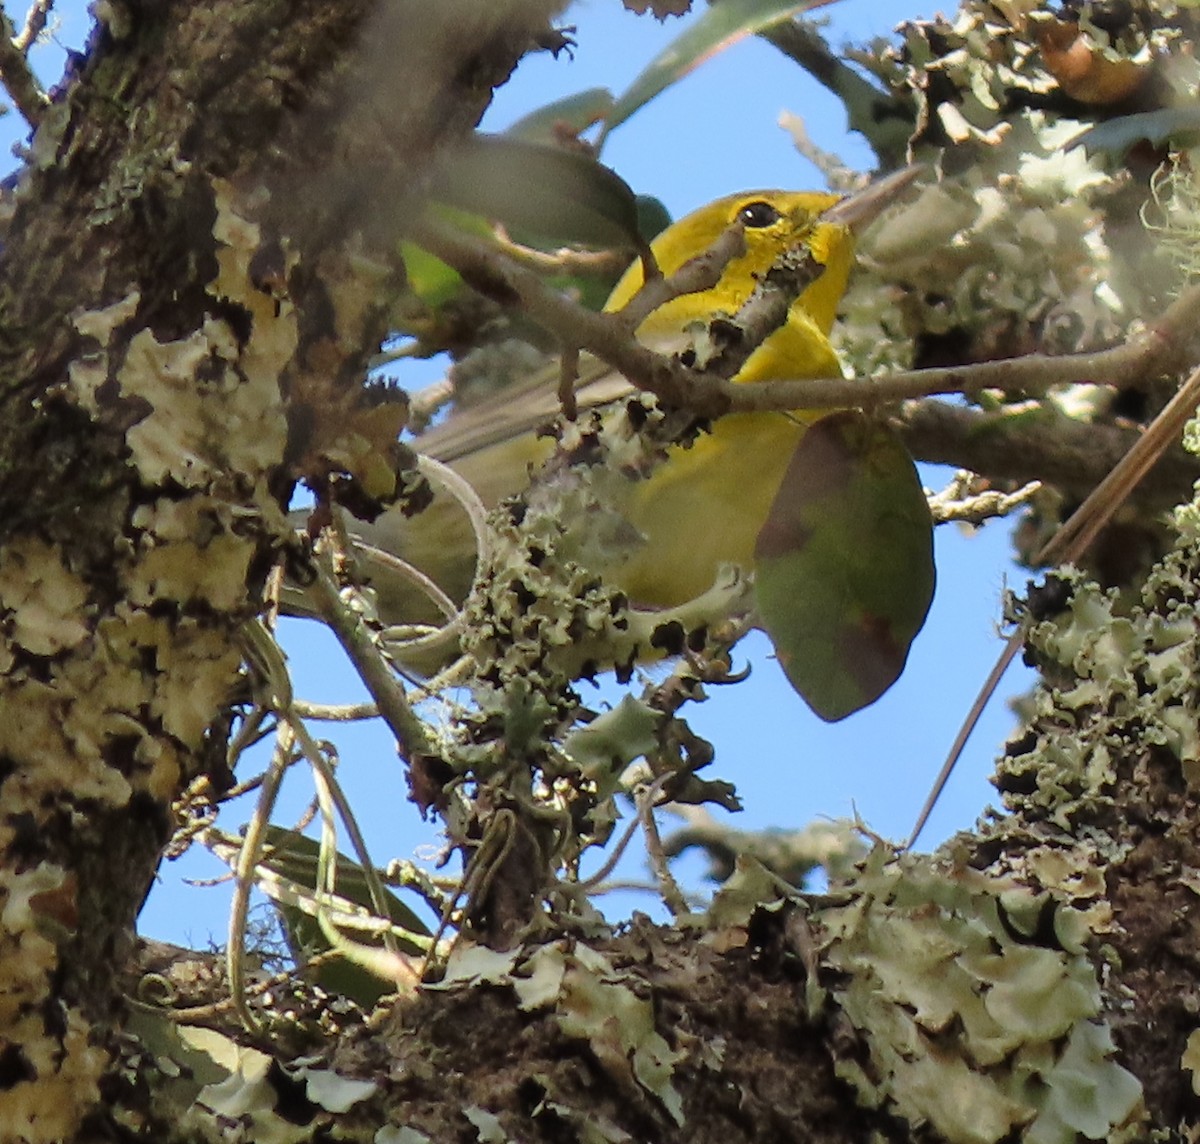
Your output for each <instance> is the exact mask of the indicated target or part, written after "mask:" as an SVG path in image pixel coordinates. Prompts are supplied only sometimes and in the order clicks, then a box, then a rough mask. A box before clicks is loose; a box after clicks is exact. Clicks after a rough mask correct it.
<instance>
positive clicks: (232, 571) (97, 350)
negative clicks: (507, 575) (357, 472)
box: [0, 0, 554, 1141]
mask: <svg viewBox="0 0 1200 1144" xmlns="http://www.w3.org/2000/svg"><path fill="white" fill-rule="evenodd" d="M553 7H554V5H551V4H544V3H524V4H522V3H513V4H508V5H496V6H490V7H489V8H488V10H487V12H486V13H485V14H484V15H485V18H481V19H477V20H474V21H471V22H469V23H467V24H463V23H461V22H459V23H458V24H455V26H454V29H453V34H451V32H450V30H449V28H448V27H447V26H446V25H445V24H443V23H442V21H443V20H445V21H447V22H449V21H450V18H451V16H452V15H453V13H450V12H449V11H442V12H440V13H434V14H430V10H429V9H427V8H426V7H425V6H423V5H415V4H395V5H380V4H375V3H369V2H367V0H362V2H352V3H348V4H347V3H339V4H330V3H322V2H319V0H311V2H306V3H301V4H296V5H278V4H272V3H243V2H241V0H238V2H237V3H230V4H213V5H206V6H195V5H190V4H165V5H159V6H136V7H134V6H130V7H125V6H120V7H118V6H117V5H110V6H107V8H106V9H105V15H106V18H107V19H108V23H107V24H105V25H102V26H100V27H99V28H98V30H97V31H96V33H95V35H94V37H93V40H92V42H91V44H90V46H89V52H88V56H87V59H86V61H84V63H83V64H82V67H81V70H80V74H79V75H78V76H77V77H74V78H73V79H72V81H71V82H70V83H69V84H67V85H66V86H65V87H64V89H63V91H62V92H61V93H60V95H59V97H58V102H57V103H56V104H55V105H54V106H53V107H52V109H51V110H50V112H49V113H48V114H47V115H46V116H45V117H44V118H43V129H42V132H39V136H38V138H37V139H36V140H35V142H34V146H33V156H34V162H33V165H32V166H31V167H30V169H29V170H27V171H26V172H24V173H23V175H22V178H21V182H20V185H19V187H18V190H17V195H16V215H15V218H14V220H13V221H12V224H11V226H10V227H9V228H8V231H7V233H6V235H5V244H4V247H3V251H2V252H0V329H2V330H3V333H2V334H0V377H2V379H3V394H2V395H0V405H2V407H3V414H4V416H3V418H2V423H3V428H2V429H0V456H3V458H4V475H5V480H4V481H3V485H2V491H0V508H2V509H3V513H2V516H3V539H4V541H5V546H4V558H3V562H4V567H3V569H0V582H2V583H3V588H2V589H0V590H2V592H3V603H4V608H5V613H4V617H5V618H4V625H3V632H2V635H3V651H2V653H0V654H2V655H3V659H4V662H5V665H6V668H7V670H6V671H5V673H4V678H3V680H2V682H0V702H2V703H3V705H4V710H5V712H6V716H5V719H4V720H3V721H0V723H2V725H3V730H2V731H0V757H2V759H3V762H2V765H0V789H2V795H3V803H4V807H5V816H4V822H3V824H0V850H2V852H3V863H2V869H0V896H2V897H3V901H4V910H3V918H4V932H3V933H2V934H0V961H2V963H3V966H4V969H3V973H2V976H3V982H2V983H0V985H2V988H0V996H2V997H3V1006H2V1008H0V1027H2V1031H3V1036H4V1038H5V1040H6V1042H7V1048H6V1052H5V1056H4V1061H5V1076H4V1080H5V1083H4V1085H3V1086H2V1088H0V1121H2V1122H3V1124H4V1130H5V1132H6V1133H7V1134H8V1135H9V1138H16V1139H28V1140H30V1141H33V1140H46V1141H49V1140H60V1139H65V1138H69V1137H72V1136H74V1135H75V1133H76V1132H77V1131H79V1130H80V1126H81V1124H83V1123H84V1120H85V1118H86V1117H87V1116H89V1115H93V1116H96V1117H98V1118H100V1119H103V1118H104V1117H105V1116H108V1115H111V1114H113V1113H114V1112H115V1110H113V1109H109V1110H108V1111H107V1112H101V1111H99V1106H100V1096H101V1093H102V1091H104V1086H105V1085H106V1084H108V1083H109V1082H110V1081H111V1080H112V1078H111V1077H110V1078H107V1079H106V1077H105V1073H106V1070H107V1069H108V1068H109V1066H110V1063H111V1059H112V1058H111V1053H112V1049H113V1046H114V1044H115V1043H116V1028H115V1025H114V1023H113V1020H112V1014H113V1013H114V1011H116V1010H117V1009H118V1008H119V998H118V996H117V994H116V992H115V989H116V979H115V978H114V977H113V975H112V972H111V968H112V966H113V964H114V962H120V961H122V960H123V959H124V956H125V952H126V950H127V949H128V947H129V945H130V943H131V941H132V934H133V919H134V915H135V913H136V909H137V906H138V903H139V902H140V899H141V897H142V894H143V892H144V890H145V887H146V885H147V883H148V881H149V879H150V878H151V876H152V872H153V868H154V863H155V860H156V858H157V855H158V853H159V851H160V849H161V847H162V844H163V842H164V841H165V838H166V836H167V833H168V829H169V822H168V808H169V805H170V802H171V800H172V798H173V797H174V796H175V795H176V794H177V793H178V792H179V790H180V789H181V787H182V785H183V784H184V783H185V782H186V781H187V780H188V779H189V778H190V777H192V776H194V775H195V774H196V773H197V772H198V771H199V770H200V769H202V768H203V767H204V766H205V762H204V758H205V751H206V750H207V749H208V745H207V744H206V738H207V735H208V731H209V728H210V727H211V726H212V725H213V722H214V720H215V719H216V718H217V717H218V715H219V714H220V713H221V711H222V710H223V709H224V708H226V707H227V705H228V703H229V700H230V694H231V688H232V685H233V683H234V681H235V679H236V672H237V667H238V661H239V658H240V657H239V653H238V651H237V643H236V638H235V637H236V632H237V630H238V626H239V625H240V624H241V623H242V622H243V621H244V619H245V617H246V616H247V615H249V614H250V612H251V611H252V610H253V608H254V607H255V603H256V599H257V593H258V591H259V590H260V588H261V582H262V579H263V576H264V574H265V570H266V567H267V565H268V563H269V560H270V558H271V556H272V554H273V549H274V547H275V545H276V544H277V543H278V541H277V537H278V534H279V533H280V531H281V530H282V528H283V523H282V515H281V513H280V511H279V506H278V503H277V498H278V496H279V494H280V492H281V491H283V490H284V489H285V488H286V487H287V484H288V478H287V477H283V476H281V474H282V473H284V468H283V462H284V455H285V445H286V440H287V424H286V421H285V419H284V415H283V405H282V394H283V386H282V385H281V379H282V375H283V374H284V372H285V371H286V369H287V368H288V367H289V366H290V364H291V361H292V358H293V357H294V356H295V351H296V347H297V345H298V340H299V339H302V338H303V337H304V336H305V332H306V331H307V330H308V329H310V328H313V327H314V326H315V327H317V328H321V323H322V322H323V321H324V315H326V314H327V313H328V307H324V308H322V307H318V306H316V305H314V302H313V293H312V292H311V291H309V290H306V289H305V288H304V287H306V286H311V283H312V281H313V279H312V277H311V276H310V277H308V278H307V279H306V278H305V277H304V274H302V273H299V272H297V273H296V274H294V275H292V277H291V278H290V280H288V281H285V283H284V284H283V285H282V287H279V284H278V283H264V282H261V281H258V280H257V276H256V275H255V274H253V273H252V272H251V269H250V267H249V263H248V258H249V257H250V256H251V255H252V254H253V253H254V252H255V251H256V250H257V249H258V247H259V245H260V242H261V241H262V239H261V234H260V233H259V232H258V231H257V230H256V227H257V225H258V224H256V223H254V222H253V221H252V220H251V219H250V217H249V211H248V208H247V207H246V205H245V204H246V203H247V202H251V201H254V198H255V192H256V191H260V189H261V187H262V185H263V183H264V181H266V180H267V177H268V175H269V174H273V176H274V177H275V179H276V180H277V182H276V184H275V185H276V186H279V185H282V186H287V185H288V181H287V177H286V175H285V169H286V168H287V167H288V163H289V162H290V161H291V160H292V158H293V156H291V155H290V154H289V153H287V152H286V151H284V152H272V151H271V146H272V142H273V141H274V140H279V139H281V138H283V137H284V134H285V133H284V132H283V127H282V124H283V119H284V116H285V114H286V113H291V118H290V120H289V125H290V129H291V130H292V131H293V132H294V134H293V135H291V136H289V137H287V140H286V141H287V142H289V143H292V144H294V143H295V142H296V140H297V139H298V138H300V137H302V131H301V129H300V128H299V127H297V121H298V119H299V115H298V113H297V110H296V109H297V108H299V106H300V105H302V104H303V105H305V106H308V107H311V106H318V107H319V113H318V115H317V121H319V123H320V126H321V131H319V132H318V131H315V130H311V128H312V123H313V122H314V121H310V122H309V124H308V126H309V128H310V131H309V137H308V138H309V142H310V143H311V144H312V145H313V146H314V147H319V146H326V147H329V148H331V149H334V150H336V149H337V148H336V145H335V143H334V140H335V139H336V138H337V137H338V136H339V135H342V136H349V135H350V134H352V133H354V132H357V131H359V130H361V121H360V120H358V119H356V118H355V108H354V106H353V105H352V103H351V102H349V100H348V93H351V92H353V91H354V90H355V87H354V84H355V81H356V79H361V78H362V72H361V71H358V72H356V71H355V68H354V64H353V60H351V59H349V57H351V56H352V55H353V53H352V52H351V51H350V48H351V47H352V45H353V44H354V43H356V42H358V38H359V37H360V36H361V28H362V22H363V20H364V19H365V18H366V17H367V16H368V15H370V14H371V13H373V12H381V11H384V10H386V11H387V12H388V14H389V15H390V17H391V19H392V20H393V21H394V22H393V24H392V25H391V31H392V32H393V33H394V34H395V33H402V32H405V31H407V32H408V33H409V35H408V36H407V38H406V39H405V40H404V43H406V44H407V45H409V46H412V45H418V46H421V47H422V50H423V51H424V60H425V63H426V65H427V71H426V73H425V74H426V80H427V83H426V84H425V85H420V84H416V85H413V87H412V89H411V90H409V89H403V90H401V88H400V87H399V86H398V85H397V84H395V83H393V84H392V85H391V86H390V88H388V89H387V92H386V94H387V95H388V96H390V97H391V98H393V99H399V100H401V101H402V103H401V106H399V107H397V108H396V109H395V110H396V118H397V122H398V124H399V125H400V126H398V128H397V132H396V136H397V140H398V150H399V151H402V152H403V153H404V156H405V159H404V163H397V161H396V157H395V155H392V156H391V158H390V160H389V162H390V163H391V164H392V166H393V167H396V168H398V170H399V174H398V175H397V176H396V177H395V179H394V180H393V185H395V186H398V187H403V186H405V185H406V184H408V185H411V183H412V182H413V181H414V180H415V179H416V178H417V177H418V175H419V172H420V170H421V167H422V164H423V162H425V161H426V160H427V158H428V155H429V154H430V153H431V151H432V150H433V149H434V147H435V146H436V144H437V141H438V140H439V139H440V138H442V137H443V136H445V135H447V134H451V135H452V134H454V133H455V132H458V131H461V130H463V129H465V127H466V126H468V125H469V124H470V123H472V122H473V121H474V120H475V118H476V117H477V116H478V114H479V113H480V111H481V109H482V106H483V102H484V98H485V96H486V94H487V93H488V92H489V91H490V86H491V84H493V83H495V82H498V80H499V79H501V78H503V76H504V75H506V74H507V72H508V70H509V69H511V67H512V66H513V63H514V61H515V59H516V57H517V56H518V55H519V54H520V51H522V50H523V49H524V48H525V47H526V46H527V45H528V43H529V41H530V36H531V31H532V30H533V29H536V28H538V27H540V26H542V23H543V22H544V20H545V19H546V17H547V15H548V13H549V12H550V11H551V10H552V9H553ZM406 21H407V22H408V23H407V26H406ZM431 45H433V46H434V47H436V49H437V50H436V51H434V50H433V49H432V48H431ZM335 73H336V74H335ZM389 74H390V73H389ZM331 75H332V76H334V78H333V79H332V80H330V81H329V82H326V80H327V78H328V77H330V76H331ZM323 85H324V86H323ZM371 90H372V93H373V94H375V95H378V94H379V91H378V88H375V89H371ZM339 96H340V97H341V101H340V102H339V99H338V97H339ZM406 98H407V99H410V104H409V109H410V112H411V115H410V117H409V118H408V119H407V120H406V119H405V112H404V106H403V100H404V99H406ZM448 106H452V107H453V108H454V113H453V114H452V115H447V114H444V112H445V109H446V107H448ZM359 110H361V108H360V109H359ZM385 110H386V100H385V101H384V102H383V103H382V104H380V105H377V106H376V111H377V112H380V113H382V112H384V111H385ZM327 153H328V151H326V152H325V154H327ZM264 156H266V161H264ZM308 157H309V158H310V159H311V158H312V157H313V156H312V153H311V152H310V153H309V156H308ZM268 168H271V171H268ZM292 173H293V180H292V188H293V189H295V188H296V187H298V186H299V185H300V180H299V178H298V177H296V171H295V168H293V172H292ZM223 175H229V176H231V177H232V179H231V183H230V184H227V185H226V184H218V183H217V182H216V181H215V179H214V177H215V176H223ZM233 183H236V184H237V189H236V190H235V189H233ZM359 185H360V186H361V184H359ZM222 188H223V189H222ZM267 193H268V194H269V193H270V192H269V191H268V192H267ZM260 198H261V195H260ZM235 200H236V204H235ZM318 200H319V196H318ZM345 205H346V204H345V201H344V200H343V201H341V202H340V203H332V204H326V206H327V208H328V210H329V212H330V213H329V214H328V215H327V217H325V218H324V219H323V220H322V225H321V226H320V227H319V228H315V229H313V230H309V231H306V232H305V233H304V235H303V239H304V241H300V240H299V239H295V240H294V241H293V243H292V249H294V250H302V251H303V252H304V254H305V255H307V256H309V257H310V259H311V260H312V262H313V263H314V265H315V262H316V260H317V258H318V256H319V255H320V254H322V253H323V251H324V250H329V251H330V252H331V255H330V257H333V258H335V259H336V257H337V253H336V250H335V248H336V247H338V246H339V245H340V244H341V243H343V242H344V241H345V239H346V236H347V235H349V234H351V233H352V232H354V231H355V230H356V229H359V222H360V221H361V220H359V219H356V217H355V215H354V212H350V211H342V212H341V213H338V212H337V211H336V210H335V209H334V208H335V207H338V206H345ZM320 209H321V205H320V202H319V201H318V203H317V207H316V208H312V207H311V204H310V209H309V211H308V213H307V215H306V216H305V217H306V218H307V219H309V220H311V219H313V218H314V217H315V215H317V214H319V213H320ZM286 213H287V212H273V213H272V214H271V225H272V230H271V237H272V239H275V238H276V237H277V236H279V237H282V236H285V235H286V233H287V226H288V224H287V221H286V220H285V219H283V218H281V216H283V215H286ZM294 218H295V216H293V221H294ZM392 225H393V227H394V225H395V223H394V220H393V223H392ZM214 228H215V230H216V233H214ZM230 252H234V254H235V255H236V257H234V258H233V260H232V261H229V260H228V259H227V260H226V262H225V263H221V258H222V255H223V254H224V255H228V254H229V253H230ZM351 253H353V251H351ZM343 261H344V262H345V260H343ZM219 264H220V266H219ZM346 265H348V267H349V269H348V270H346V272H345V273H344V274H342V276H341V277H340V278H339V280H338V282H337V284H336V285H337V291H338V292H339V293H340V295H341V296H342V297H343V298H345V297H348V296H350V295H355V296H356V297H362V296H365V295H366V294H368V293H370V292H371V291H372V290H373V289H374V288H375V287H376V286H377V285H378V274H377V273H369V272H368V270H369V268H367V267H366V266H365V265H362V264H356V263H355V262H354V260H353V258H351V259H350V260H349V261H348V262H347V263H346ZM308 269H309V268H308V266H306V267H305V270H306V271H307V270H308ZM356 271H358V272H360V273H359V274H358V276H357V277H356V274H355V272H356ZM293 286H295V287H296V289H295V290H293V289H292V287H293ZM335 311H336V312H337V313H338V314H339V316H341V315H343V314H344V315H361V316H359V317H357V318H356V320H354V321H351V322H349V323H348V324H343V325H341V326H340V327H339V330H338V332H339V333H340V334H342V335H343V336H342V337H341V339H340V340H334V341H332V342H331V343H330V344H329V345H328V346H327V347H326V353H325V357H324V358H323V359H322V360H323V364H324V365H325V366H326V367H328V369H329V370H330V371H332V372H334V373H335V374H336V375H337V376H340V377H342V378H343V379H346V380H347V381H349V380H350V379H352V378H353V379H355V380H357V376H358V372H359V370H360V369H361V363H362V361H363V360H365V357H366V355H367V354H369V353H370V352H371V351H372V350H373V349H374V348H375V346H376V345H377V342H378V338H379V336H380V335H381V334H382V332H383V330H384V329H385V324H386V323H385V316H384V314H383V312H382V307H379V306H377V307H375V308H374V309H370V310H368V311H365V312H364V311H363V310H362V307H361V306H360V305H359V304H358V302H357V301H354V300H351V301H350V302H349V304H348V305H347V306H346V307H342V308H339V307H335ZM39 584H40V587H38V585H39ZM135 1105H136V1100H134V1101H133V1102H132V1103H130V1104H127V1105H126V1106H125V1107H124V1109H123V1110H122V1111H121V1112H120V1117H121V1118H122V1119H123V1122H124V1124H125V1126H126V1129H129V1130H132V1128H131V1126H132V1125H133V1124H134V1122H135V1121H138V1119H139V1112H138V1110H137V1109H136V1107H135ZM143 1111H144V1110H143ZM142 1123H143V1124H145V1123H146V1121H145V1120H142ZM110 1126H111V1125H110Z"/></svg>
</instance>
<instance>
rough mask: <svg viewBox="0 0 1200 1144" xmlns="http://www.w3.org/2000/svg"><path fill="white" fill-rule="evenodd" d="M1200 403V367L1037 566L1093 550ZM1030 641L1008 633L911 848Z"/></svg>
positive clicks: (1053, 539)
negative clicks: (1006, 675)
mask: <svg viewBox="0 0 1200 1144" xmlns="http://www.w3.org/2000/svg"><path fill="white" fill-rule="evenodd" d="M1198 405H1200V368H1198V369H1195V370H1193V371H1192V373H1191V375H1190V376H1189V377H1188V379H1187V381H1185V382H1184V383H1183V385H1182V386H1180V388H1179V392H1178V393H1176V394H1175V396H1174V397H1172V398H1171V400H1170V401H1169V402H1168V403H1167V404H1166V406H1165V407H1164V408H1163V410H1162V412H1160V413H1159V415H1158V416H1157V417H1155V419H1154V420H1153V421H1152V422H1151V423H1150V425H1149V426H1148V427H1147V429H1146V432H1145V433H1144V434H1143V435H1142V436H1141V437H1140V438H1139V439H1138V440H1137V441H1136V442H1135V443H1134V445H1133V447H1132V448H1131V449H1130V450H1129V452H1128V453H1126V454H1125V456H1124V457H1122V458H1121V460H1120V461H1119V462H1118V464H1117V465H1116V466H1115V467H1114V468H1113V470H1112V472H1110V473H1109V474H1108V476H1106V477H1105V478H1104V480H1102V481H1101V482H1100V484H1098V485H1097V486H1096V488H1095V489H1094V490H1093V491H1092V493H1091V495H1090V496H1088V498H1087V499H1086V500H1085V501H1084V502H1083V504H1081V505H1080V506H1079V508H1077V509H1076V510H1075V511H1074V512H1073V513H1072V514H1071V516H1070V518H1069V519H1068V520H1066V521H1065V522H1064V523H1063V524H1062V525H1060V526H1059V528H1058V529H1057V530H1056V531H1055V533H1054V535H1053V536H1052V537H1050V539H1049V540H1048V541H1047V542H1046V543H1045V544H1044V545H1043V546H1042V548H1041V549H1040V550H1039V551H1038V552H1037V553H1035V554H1034V557H1033V559H1032V561H1031V563H1032V564H1034V565H1035V566H1036V565H1040V564H1049V563H1056V564H1057V563H1061V564H1070V563H1074V562H1076V561H1078V560H1079V558H1080V557H1081V556H1082V555H1083V554H1084V553H1085V552H1086V551H1087V549H1088V547H1089V546H1090V545H1091V543H1092V541H1093V540H1095V539H1096V537H1097V536H1098V535H1099V533H1100V532H1101V530H1102V529H1103V528H1104V526H1105V525H1106V524H1108V522H1109V521H1110V520H1112V518H1113V515H1114V514H1115V513H1116V511H1117V510H1118V509H1119V508H1120V507H1121V506H1122V505H1123V504H1124V503H1125V501H1126V500H1127V499H1128V498H1129V495H1130V493H1132V491H1133V489H1134V487H1135V486H1136V485H1137V483H1138V482H1139V481H1140V480H1141V479H1142V478H1143V477H1144V476H1145V475H1146V474H1147V473H1148V472H1149V471H1150V469H1151V468H1153V467H1154V463H1155V462H1156V461H1157V460H1158V458H1159V457H1160V456H1162V454H1163V452H1164V451H1165V450H1166V449H1167V448H1168V446H1169V445H1170V444H1171V442H1172V441H1174V440H1175V439H1176V438H1177V437H1178V436H1179V434H1180V433H1182V432H1183V427H1184V426H1185V425H1186V424H1187V423H1188V421H1189V420H1190V419H1191V417H1192V416H1193V414H1194V413H1195V412H1196V408H1197V406H1198ZM1024 640H1025V631H1024V630H1023V629H1021V628H1018V629H1017V630H1016V631H1015V632H1013V634H1012V635H1011V636H1009V637H1008V640H1007V642H1006V643H1005V645H1004V649H1003V650H1002V651H1001V653H1000V657H999V658H998V659H997V660H996V663H995V666H994V667H993V668H992V670H991V672H990V673H989V674H988V677H987V679H986V680H984V683H983V686H982V687H981V688H980V689H979V694H978V695H977V696H976V697H975V702H974V703H972V704H971V709H970V710H969V711H968V712H967V716H966V718H965V719H964V720H963V723H962V726H961V727H960V728H959V730H958V734H957V735H956V736H955V738H954V742H953V744H952V745H951V747H950V752H949V754H948V755H947V757H946V761H945V762H944V763H943V764H942V769H941V770H940V771H939V772H938V776H937V778H936V779H935V780H934V783H933V787H932V788H931V790H930V792H929V795H928V797H927V798H926V799H925V804H924V805H923V806H922V807H921V812H920V814H918V815H917V821H916V825H915V826H913V829H912V833H911V834H910V835H909V836H908V841H907V842H906V843H905V844H904V848H905V849H906V850H908V849H911V848H912V847H913V845H914V844H915V843H916V841H917V839H918V838H919V837H920V835H921V831H922V830H924V829H925V824H926V822H928V821H929V816H930V814H931V813H932V812H933V808H934V806H935V805H936V804H937V800H938V799H939V798H940V797H941V793H942V790H943V789H944V788H945V786H946V783H947V782H948V781H949V779H950V775H951V773H952V772H953V770H954V767H955V764H956V763H957V762H958V760H959V758H960V757H961V755H962V752H963V749H964V748H965V747H966V745H967V740H968V739H969V738H970V737H971V734H972V732H973V731H974V730H975V727H976V726H977V725H978V723H979V719H980V716H981V715H982V714H983V710H984V708H985V707H986V706H987V704H988V702H989V701H990V700H991V697H992V695H993V694H994V693H995V690H996V688H997V687H998V686H999V685H1000V680H1001V678H1002V677H1003V675H1004V673H1005V671H1007V670H1008V665H1009V664H1010V663H1012V661H1013V658H1014V657H1015V656H1016V654H1017V652H1018V650H1019V649H1020V647H1021V645H1022V644H1023V643H1024Z"/></svg>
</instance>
